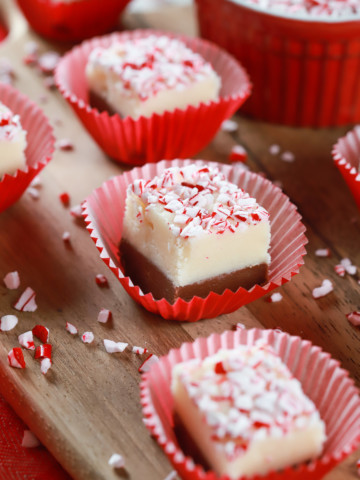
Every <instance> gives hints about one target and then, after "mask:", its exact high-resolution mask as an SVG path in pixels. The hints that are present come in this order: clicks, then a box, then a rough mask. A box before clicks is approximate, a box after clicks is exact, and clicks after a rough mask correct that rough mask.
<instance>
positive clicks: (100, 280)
mask: <svg viewBox="0 0 360 480" xmlns="http://www.w3.org/2000/svg"><path fill="white" fill-rule="evenodd" d="M95 282H96V283H97V285H99V287H108V286H109V283H108V281H107V278H106V277H105V275H103V274H102V273H99V274H98V275H96V277H95Z"/></svg>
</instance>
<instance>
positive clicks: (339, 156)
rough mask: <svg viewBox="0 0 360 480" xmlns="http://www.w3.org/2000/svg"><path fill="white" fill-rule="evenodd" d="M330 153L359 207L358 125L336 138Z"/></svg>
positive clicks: (359, 127)
mask: <svg viewBox="0 0 360 480" xmlns="http://www.w3.org/2000/svg"><path fill="white" fill-rule="evenodd" d="M332 155H333V159H334V162H335V165H336V166H337V168H338V169H339V170H340V173H341V175H342V176H343V177H344V180H345V182H346V183H347V185H348V187H349V189H350V191H351V193H352V194H353V197H354V198H355V202H356V204H357V206H358V208H359V209H360V169H359V167H360V126H356V127H355V128H354V129H353V130H351V131H350V132H348V133H347V134H346V135H345V137H341V138H340V139H339V140H338V142H337V143H336V145H335V146H334V148H333V150H332Z"/></svg>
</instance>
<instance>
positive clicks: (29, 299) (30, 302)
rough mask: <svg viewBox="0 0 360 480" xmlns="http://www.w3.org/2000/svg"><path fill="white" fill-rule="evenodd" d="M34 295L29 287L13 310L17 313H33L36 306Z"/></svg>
mask: <svg viewBox="0 0 360 480" xmlns="http://www.w3.org/2000/svg"><path fill="white" fill-rule="evenodd" d="M35 295H36V293H35V292H34V290H33V289H32V288H31V287H27V288H26V289H25V291H24V292H23V293H22V294H21V295H20V297H19V298H18V300H17V301H16V303H15V305H14V308H15V309H16V310H19V312H35V310H37V305H36V302H35Z"/></svg>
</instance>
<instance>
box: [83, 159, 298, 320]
mask: <svg viewBox="0 0 360 480" xmlns="http://www.w3.org/2000/svg"><path fill="white" fill-rule="evenodd" d="M189 163H196V164H198V165H202V164H204V163H210V164H211V165H214V166H217V167H219V169H220V170H221V171H222V172H223V173H224V175H225V176H226V178H227V179H228V180H229V181H231V182H233V183H235V184H237V185H240V186H241V187H242V188H244V189H245V190H246V191H247V192H248V193H249V194H250V195H251V196H253V197H255V198H256V199H257V201H258V203H259V204H260V205H262V206H263V207H265V208H266V209H267V210H268V211H269V213H270V223H271V231H272V237H271V246H270V255H271V264H270V267H269V282H268V283H267V284H266V285H264V286H259V285H255V286H254V287H252V288H251V289H250V290H245V289H244V288H239V289H238V290H237V291H236V292H232V291H230V290H228V289H227V290H225V291H224V293H223V294H221V295H219V294H216V293H214V292H211V293H210V294H209V295H208V296H207V297H206V298H200V297H194V298H193V299H192V300H190V301H185V300H183V299H181V298H179V299H177V300H176V302H175V303H174V304H170V303H169V302H168V301H167V300H165V298H163V299H161V300H155V299H154V297H153V295H152V294H151V293H147V294H146V295H145V294H144V293H143V292H142V291H141V289H140V288H139V287H138V286H137V285H134V284H133V282H132V281H131V279H130V278H129V277H126V276H124V273H123V270H122V265H121V258H120V256H119V255H120V254H119V244H120V240H121V233H122V223H123V216H124V207H125V199H126V189H127V186H128V185H129V184H130V183H132V182H134V180H135V179H137V178H145V179H150V178H153V177H154V176H155V175H160V174H161V172H162V171H163V170H164V169H165V168H168V167H171V166H180V167H182V166H184V165H188V164H189ZM83 209H84V211H83V215H84V217H85V222H86V224H87V229H88V230H89V232H90V235H91V238H92V239H93V241H94V242H95V244H96V246H97V248H98V250H99V251H100V257H101V258H102V260H103V261H104V262H105V263H106V265H108V267H109V268H110V269H111V271H112V272H113V273H114V274H115V276H116V277H117V278H118V280H119V281H120V283H121V285H122V286H123V287H124V288H125V290H126V291H127V292H128V294H129V295H130V296H131V297H132V298H133V299H134V300H135V301H136V302H138V303H140V304H141V305H142V306H143V307H144V308H146V309H147V310H149V311H150V312H153V313H157V314H159V315H161V316H162V317H163V318H165V319H167V320H186V321H189V322H195V321H197V320H199V319H201V318H213V317H216V316H218V315H221V314H223V313H229V312H233V311H234V310H237V309H238V308H240V307H242V306H243V305H246V304H247V303H250V302H252V301H254V300H256V299H258V298H260V297H262V296H263V295H265V294H266V293H268V292H270V291H271V290H273V289H274V288H276V287H279V286H280V285H283V284H284V283H286V282H288V281H289V280H290V279H291V277H292V276H293V275H295V274H296V273H298V271H299V267H300V266H301V265H302V264H303V263H304V261H303V256H304V255H305V253H306V250H305V247H304V246H305V245H306V243H307V239H306V237H305V235H304V232H305V227H304V225H303V224H302V223H301V221H300V219H301V217H300V215H299V213H298V212H297V210H296V207H295V206H294V205H293V204H292V203H290V200H289V198H288V197H287V196H286V195H284V194H283V193H282V192H281V190H280V189H279V188H277V187H275V186H274V185H273V184H272V183H271V182H269V181H268V180H265V179H264V178H263V177H261V176H259V175H256V174H254V173H250V172H248V171H245V170H243V169H242V168H240V167H238V166H235V165H233V166H229V165H222V164H218V163H215V162H204V161H196V162H193V161H191V160H174V161H172V162H171V161H163V162H160V163H158V164H147V165H145V166H144V167H140V168H135V169H133V170H131V171H129V172H126V173H123V174H122V175H120V176H117V177H114V178H112V179H110V180H108V181H107V182H105V183H104V184H103V185H102V186H101V187H100V188H98V189H96V190H95V191H94V192H93V193H92V194H91V195H90V196H89V197H88V198H87V199H86V200H85V202H84V204H83Z"/></svg>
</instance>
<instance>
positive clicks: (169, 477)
mask: <svg viewBox="0 0 360 480" xmlns="http://www.w3.org/2000/svg"><path fill="white" fill-rule="evenodd" d="M176 476H177V472H176V470H172V471H171V472H170V473H169V475H166V477H165V478H164V480H175V478H176Z"/></svg>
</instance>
